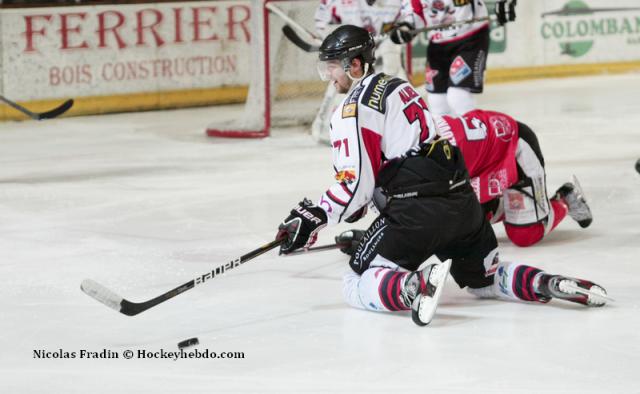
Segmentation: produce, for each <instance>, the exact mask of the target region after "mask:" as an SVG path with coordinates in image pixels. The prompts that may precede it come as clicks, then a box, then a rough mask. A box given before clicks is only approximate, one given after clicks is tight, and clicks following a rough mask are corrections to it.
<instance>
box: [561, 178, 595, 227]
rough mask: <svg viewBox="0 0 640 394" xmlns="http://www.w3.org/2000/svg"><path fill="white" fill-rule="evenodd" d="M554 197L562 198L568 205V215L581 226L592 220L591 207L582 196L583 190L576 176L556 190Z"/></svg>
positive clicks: (585, 225) (586, 225) (588, 223)
mask: <svg viewBox="0 0 640 394" xmlns="http://www.w3.org/2000/svg"><path fill="white" fill-rule="evenodd" d="M553 198H554V199H557V200H563V201H564V202H565V203H566V204H567V207H569V216H571V218H572V219H573V220H575V221H576V222H578V224H579V225H580V227H582V228H587V227H589V225H590V224H591V222H592V221H593V215H592V214H591V209H590V208H589V205H588V204H587V201H586V199H585V198H584V192H583V191H582V187H581V186H580V183H579V182H578V179H577V178H576V176H575V175H574V176H573V182H567V183H565V184H564V185H562V186H560V188H559V189H558V190H557V191H556V194H555V195H554V196H553Z"/></svg>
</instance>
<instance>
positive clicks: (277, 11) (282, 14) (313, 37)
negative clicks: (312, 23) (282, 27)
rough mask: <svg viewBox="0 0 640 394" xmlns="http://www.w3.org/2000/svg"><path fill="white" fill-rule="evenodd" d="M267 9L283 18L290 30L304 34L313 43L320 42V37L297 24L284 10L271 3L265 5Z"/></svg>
mask: <svg viewBox="0 0 640 394" xmlns="http://www.w3.org/2000/svg"><path fill="white" fill-rule="evenodd" d="M265 7H266V8H267V9H268V10H269V11H271V12H272V13H274V14H276V15H278V16H279V17H280V18H282V20H283V21H284V22H285V23H286V24H287V25H289V26H290V27H289V28H292V27H293V28H295V29H296V30H298V31H299V32H300V33H302V34H303V35H304V36H305V37H306V38H307V40H312V41H320V37H318V35H316V34H314V33H313V32H312V31H310V30H308V29H306V28H305V27H304V26H302V25H301V24H299V23H298V22H296V21H295V20H294V19H293V18H291V17H290V16H289V15H287V14H286V13H285V12H284V11H283V10H282V9H280V8H278V6H276V5H275V4H273V3H271V2H267V3H266V4H265Z"/></svg>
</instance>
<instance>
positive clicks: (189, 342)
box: [178, 338, 200, 349]
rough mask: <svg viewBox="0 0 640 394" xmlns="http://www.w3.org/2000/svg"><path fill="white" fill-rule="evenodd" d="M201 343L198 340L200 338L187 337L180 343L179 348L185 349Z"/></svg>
mask: <svg viewBox="0 0 640 394" xmlns="http://www.w3.org/2000/svg"><path fill="white" fill-rule="evenodd" d="M199 343H200V342H198V338H189V339H185V340H184V341H182V342H179V343H178V349H184V348H186V347H189V346H195V345H197V344H199Z"/></svg>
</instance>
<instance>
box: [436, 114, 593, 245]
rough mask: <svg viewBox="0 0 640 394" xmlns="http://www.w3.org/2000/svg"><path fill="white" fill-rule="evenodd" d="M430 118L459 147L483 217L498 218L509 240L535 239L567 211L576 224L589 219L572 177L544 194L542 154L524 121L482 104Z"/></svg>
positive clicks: (524, 241) (531, 242)
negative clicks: (480, 107) (457, 113)
mask: <svg viewBox="0 0 640 394" xmlns="http://www.w3.org/2000/svg"><path fill="white" fill-rule="evenodd" d="M433 118H434V122H435V125H436V128H437V132H438V134H439V135H440V136H442V137H444V138H447V139H448V140H449V142H451V144H452V145H455V146H457V147H458V148H460V150H461V152H462V156H463V157H464V160H465V163H466V166H467V170H468V171H469V176H470V177H471V186H473V189H474V191H475V192H476V195H477V196H478V199H479V200H480V203H481V204H482V207H483V209H484V210H485V213H486V214H487V215H488V219H489V221H490V222H491V223H492V224H494V223H498V222H504V227H505V231H506V233H507V236H508V237H509V239H510V240H511V241H512V242H513V243H514V244H516V245H518V246H531V245H534V244H536V243H537V242H539V241H540V240H542V239H543V237H545V236H546V235H547V234H549V233H550V232H551V230H553V229H554V228H555V227H556V226H557V225H558V224H559V223H560V222H561V221H562V220H563V219H564V218H565V217H566V215H567V213H568V214H569V216H570V217H571V218H573V219H574V220H575V221H576V222H578V224H579V225H580V227H583V228H585V227H588V226H589V225H590V224H591V221H592V219H593V216H592V214H591V210H590V208H589V205H588V204H587V202H586V200H585V197H584V192H583V191H582V188H581V187H580V184H579V182H578V180H577V179H576V178H575V177H574V180H573V182H567V183H565V184H564V185H563V186H561V187H560V188H559V189H558V190H557V191H556V193H555V194H554V196H553V197H552V198H551V199H549V197H548V194H547V186H546V174H545V164H544V157H543V156H542V151H541V149H540V144H539V143H538V138H537V137H536V135H535V133H534V132H533V131H532V130H531V128H529V127H528V126H527V125H526V124H524V123H521V122H518V121H516V120H515V119H513V118H512V117H510V116H508V115H506V114H503V113H499V112H493V111H482V110H473V111H471V112H468V113H467V114H465V115H463V116H461V117H455V118H454V117H449V116H443V117H440V116H437V115H435V116H434V117H433Z"/></svg>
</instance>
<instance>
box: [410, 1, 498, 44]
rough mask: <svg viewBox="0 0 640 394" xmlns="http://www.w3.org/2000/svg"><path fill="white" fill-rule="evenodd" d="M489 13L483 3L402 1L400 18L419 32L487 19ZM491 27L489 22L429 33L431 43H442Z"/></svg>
mask: <svg viewBox="0 0 640 394" xmlns="http://www.w3.org/2000/svg"><path fill="white" fill-rule="evenodd" d="M487 15H489V14H488V11H487V6H486V5H485V4H484V1H483V0H402V9H401V16H400V19H401V20H402V21H405V22H409V23H411V24H413V25H414V26H415V28H416V29H421V28H423V27H428V26H435V25H441V24H447V23H451V22H458V21H466V20H470V19H473V18H483V17H486V16H487ZM488 25H489V22H488V21H485V22H475V23H469V24H465V25H460V26H458V27H453V28H450V29H444V30H435V31H431V32H429V40H430V41H432V42H435V43H438V44H444V43H447V42H451V41H456V40H459V39H462V38H465V37H468V36H470V35H472V34H473V33H475V32H477V31H478V30H480V29H483V28H485V27H487V26H488Z"/></svg>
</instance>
